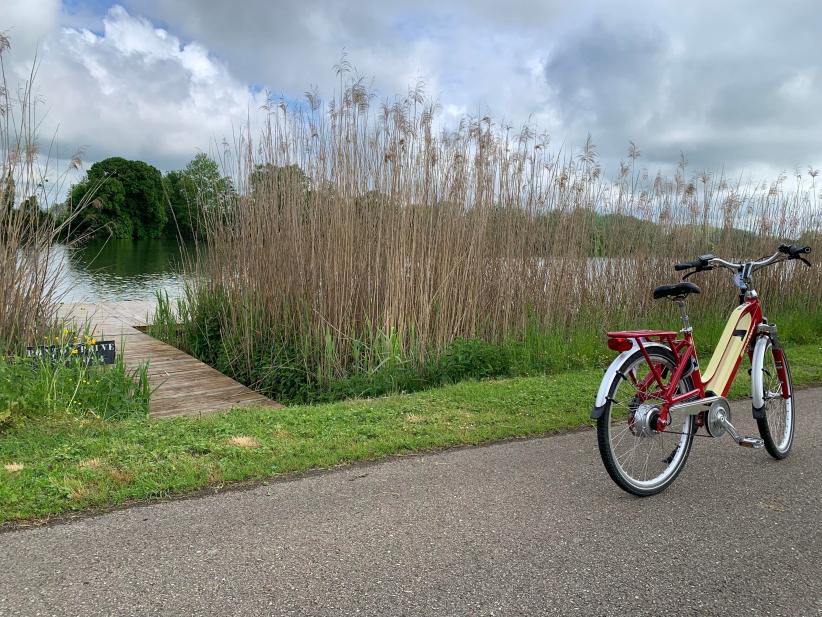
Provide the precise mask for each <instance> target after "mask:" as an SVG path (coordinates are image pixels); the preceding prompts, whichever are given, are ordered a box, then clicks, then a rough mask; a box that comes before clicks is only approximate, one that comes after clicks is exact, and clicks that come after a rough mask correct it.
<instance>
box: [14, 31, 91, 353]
mask: <svg viewBox="0 0 822 617" xmlns="http://www.w3.org/2000/svg"><path fill="white" fill-rule="evenodd" d="M9 48H10V42H9V39H8V38H7V37H6V36H5V35H3V34H2V33H0V353H7V352H12V351H19V349H20V347H21V346H22V345H24V344H26V343H31V342H32V341H34V340H35V338H36V337H37V336H38V335H42V333H43V331H44V330H45V329H46V328H48V327H49V326H50V325H51V324H52V322H53V320H54V318H55V316H56V310H57V303H58V302H59V293H58V289H59V281H60V277H61V274H62V272H61V268H60V267H59V264H58V263H56V261H55V259H54V257H53V255H52V245H53V243H54V241H55V240H56V239H57V237H58V236H59V234H60V231H61V229H60V227H59V226H57V225H56V224H55V222H54V219H53V218H52V217H51V216H48V214H47V213H46V208H47V206H48V205H49V201H50V197H51V196H52V195H54V193H55V191H56V190H59V188H50V187H49V185H48V177H49V176H50V175H51V174H50V170H49V164H50V163H49V157H48V155H47V154H48V153H46V155H42V154H41V152H40V147H39V142H38V136H37V127H38V123H39V119H38V117H37V113H36V111H37V100H36V97H35V95H34V91H33V82H34V77H35V71H34V70H32V73H31V75H30V77H29V79H28V81H26V82H25V83H24V84H22V85H20V86H19V87H17V88H15V89H14V90H11V89H10V87H9V84H8V82H7V80H6V71H5V65H4V62H3V60H4V56H5V54H6V53H7V52H8V50H9ZM72 164H73V165H79V159H77V158H73V159H72ZM79 210H80V208H78V211H79Z"/></svg>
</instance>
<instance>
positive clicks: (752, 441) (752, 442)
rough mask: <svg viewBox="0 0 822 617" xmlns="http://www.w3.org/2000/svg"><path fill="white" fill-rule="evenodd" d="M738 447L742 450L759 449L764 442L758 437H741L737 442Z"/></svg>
mask: <svg viewBox="0 0 822 617" xmlns="http://www.w3.org/2000/svg"><path fill="white" fill-rule="evenodd" d="M739 445H740V446H742V447H743V448H761V447H763V446H764V445H765V441H764V440H762V439H760V438H759V437H743V438H742V439H740V440H739Z"/></svg>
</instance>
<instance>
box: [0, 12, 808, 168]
mask: <svg viewBox="0 0 822 617" xmlns="http://www.w3.org/2000/svg"><path fill="white" fill-rule="evenodd" d="M0 1H2V2H3V3H4V14H3V19H4V20H7V23H10V24H12V32H11V35H12V38H13V43H14V44H15V47H16V49H18V50H19V53H18V54H17V56H16V60H15V64H14V67H15V70H16V71H17V72H18V74H20V75H24V74H25V69H26V68H27V66H28V64H27V62H28V60H29V59H30V58H31V52H32V50H33V49H34V47H35V45H36V44H37V41H41V43H40V58H41V61H42V63H41V67H40V76H39V81H38V84H39V90H40V91H41V93H42V95H43V97H44V99H45V101H46V105H47V107H48V109H49V116H48V121H47V122H46V124H45V125H44V129H46V130H53V129H54V127H55V126H56V124H57V122H58V121H59V122H60V125H61V132H60V136H61V143H62V144H65V146H64V148H63V149H64V150H70V149H72V148H74V147H75V146H77V145H79V144H90V146H91V147H90V149H89V152H88V155H89V157H90V158H91V159H92V160H93V159H99V158H103V157H105V156H111V155H122V156H126V157H132V158H140V159H143V160H147V161H150V162H152V163H154V164H156V165H158V166H160V167H162V168H166V169H168V168H172V167H178V166H181V165H183V164H184V163H185V162H186V161H187V160H188V159H189V158H190V157H191V156H192V154H193V153H194V152H195V151H196V150H197V149H208V147H209V143H210V141H211V140H213V139H220V138H222V137H223V136H230V135H231V134H232V132H233V129H234V128H235V127H236V126H237V125H238V124H240V123H242V122H244V121H245V120H246V119H247V117H248V115H249V112H250V113H251V116H252V117H254V116H255V115H256V109H257V107H258V106H259V105H260V103H261V102H262V101H261V98H262V95H261V94H259V92H260V89H261V88H268V89H270V90H271V91H272V92H273V93H274V94H280V93H282V94H284V95H285V96H286V97H289V98H292V99H294V98H297V99H299V98H301V97H302V93H303V92H304V91H306V90H308V89H310V88H311V87H312V86H314V85H317V86H318V87H319V90H320V94H321V95H322V96H323V97H324V98H326V99H327V98H328V96H329V95H330V94H331V93H332V92H333V91H334V89H335V87H337V85H338V83H339V82H338V78H337V77H336V75H335V73H334V71H333V69H332V66H333V65H334V64H335V63H336V62H337V61H338V60H339V58H340V54H341V52H342V50H343V49H345V50H346V51H347V53H348V57H349V59H350V61H351V62H352V63H353V64H354V65H355V66H356V67H357V69H358V70H359V72H360V73H361V74H364V75H365V76H366V77H367V78H368V80H367V81H368V83H372V84H373V86H374V88H375V89H376V91H377V97H378V99H379V98H383V97H392V96H393V95H394V94H395V93H400V94H402V93H404V92H405V91H406V89H407V88H408V87H409V86H411V87H412V86H413V85H414V84H415V82H416V81H417V78H418V77H420V78H422V79H423V80H424V82H425V86H426V87H425V90H426V93H427V94H428V95H429V96H433V97H435V98H437V99H438V100H439V101H440V103H441V104H442V109H443V118H442V120H443V121H444V122H449V121H455V120H456V119H457V117H458V116H459V115H462V114H465V113H467V114H470V115H475V116H476V115H485V114H491V115H492V116H493V117H494V118H495V120H497V121H498V122H502V121H505V122H507V123H508V124H512V125H514V126H516V125H517V124H519V123H521V122H524V121H527V120H529V119H531V120H533V121H535V122H537V123H538V124H539V125H540V127H541V128H543V129H546V130H548V131H549V132H551V134H552V136H553V141H554V143H565V144H567V145H574V144H579V143H581V142H582V141H584V139H585V136H586V135H587V134H588V133H589V132H590V133H591V134H592V135H593V139H594V141H595V142H596V143H597V144H598V145H599V151H600V153H601V154H602V156H603V158H604V161H603V162H604V163H605V166H606V171H608V170H611V171H613V170H614V168H615V167H616V159H617V158H619V156H620V155H622V154H624V152H625V148H626V146H627V143H628V140H629V139H632V140H634V141H636V142H637V143H638V145H639V147H640V149H641V150H642V152H643V157H642V159H641V162H644V163H646V164H648V165H649V167H651V169H652V170H654V169H655V167H656V166H657V165H659V164H661V163H663V162H666V161H667V162H672V161H675V160H676V159H677V158H678V156H679V153H680V151H681V150H684V151H685V153H686V155H687V157H688V159H689V160H690V161H691V164H692V166H693V167H695V168H697V167H712V168H718V167H722V166H724V167H725V168H726V169H728V170H736V169H740V168H747V169H765V168H767V169H771V170H778V169H780V168H791V167H792V166H794V165H807V164H812V165H814V166H820V164H822V146H819V144H820V143H822V118H820V116H819V114H818V111H817V107H818V105H817V102H818V100H820V97H822V61H820V59H819V58H820V57H822V53H820V52H821V51H822V44H821V43H820V40H819V38H818V32H819V31H822V12H819V11H817V10H816V7H815V4H814V3H813V2H812V1H810V0H796V1H795V2H791V3H790V6H788V5H786V4H782V3H775V4H766V3H760V4H758V5H756V6H753V5H750V3H748V2H745V1H744V0H727V1H726V2H722V3H716V2H715V1H713V0H694V1H693V2H692V3H686V4H684V5H683V4H682V3H681V2H674V1H673V0H671V1H661V0H660V1H657V0H626V1H625V2H620V3H613V2H608V1H607V0H579V2H577V3H566V2H557V1H554V0H552V1H546V2H538V1H536V0H534V1H531V2H529V1H528V0H511V1H510V2H508V3H506V5H505V7H504V8H502V5H500V4H499V3H498V2H492V1H491V0H470V1H469V0H452V1H451V2H447V3H444V2H440V1H439V0H436V1H435V0H415V2H413V3H412V2H400V3H394V2H391V3H386V2H381V1H379V0H365V1H363V2H353V3H352V2H346V3H341V2H336V1H335V0H317V1H316V2H312V3H305V2H298V1H297V0H290V1H284V2H278V3H276V5H274V4H272V3H271V2H270V1H269V0H245V1H244V2H243V3H241V4H237V3H227V2H224V1H223V0H175V1H174V2H167V1H165V0H121V2H122V3H123V4H124V6H125V7H126V8H123V7H120V6H116V5H115V6H112V7H110V8H109V9H108V10H107V12H106V14H105V15H103V16H99V15H98V16H96V17H95V16H94V15H93V14H92V13H93V8H94V6H96V3H88V4H84V3H83V1H82V0H80V1H79V2H73V3H72V7H75V8H73V9H72V11H74V12H71V13H69V12H67V11H66V10H63V12H62V13H61V8H60V4H59V2H58V0H0ZM9 2H10V3H11V5H10V6H11V8H10V9H6V5H7V3H9ZM78 7H79V8H78ZM8 16H10V17H8ZM800 23H801V26H799V25H797V24H800ZM159 24H162V25H163V28H160V27H158V25H159ZM0 29H3V27H2V26H0ZM251 84H254V87H253V88H250V87H249V86H250V85H251Z"/></svg>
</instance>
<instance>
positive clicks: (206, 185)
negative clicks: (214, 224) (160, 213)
mask: <svg viewBox="0 0 822 617" xmlns="http://www.w3.org/2000/svg"><path fill="white" fill-rule="evenodd" d="M163 188H164V189H165V192H166V196H167V198H168V203H169V206H170V209H171V216H170V220H169V226H171V227H173V228H174V229H175V231H177V232H179V234H180V235H182V236H183V237H187V238H192V237H196V236H197V235H198V233H199V228H200V226H201V224H202V222H203V217H204V216H207V215H208V213H211V212H214V211H217V210H220V209H222V208H224V207H225V204H226V202H227V199H228V197H229V196H230V194H231V192H232V189H231V183H230V182H229V179H228V178H225V177H223V176H222V175H221V174H220V168H219V166H218V165H217V163H216V162H215V161H214V160H213V159H211V158H209V157H208V156H207V155H205V154H202V153H200V154H198V155H197V156H195V157H194V158H193V159H192V160H191V161H190V162H189V164H188V165H186V167H185V169H183V170H181V171H172V172H169V173H168V174H166V176H165V178H163Z"/></svg>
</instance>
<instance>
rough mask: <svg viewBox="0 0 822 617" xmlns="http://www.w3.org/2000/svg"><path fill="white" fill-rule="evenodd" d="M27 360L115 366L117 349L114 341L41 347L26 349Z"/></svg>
mask: <svg viewBox="0 0 822 617" xmlns="http://www.w3.org/2000/svg"><path fill="white" fill-rule="evenodd" d="M26 357H27V358H50V359H51V361H52V362H61V361H69V362H71V361H74V360H82V361H83V362H85V363H86V364H92V363H96V364H114V361H115V358H116V357H117V349H116V348H115V346H114V341H98V342H96V343H94V344H93V345H87V344H85V343H78V344H76V345H41V346H39V347H26Z"/></svg>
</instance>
